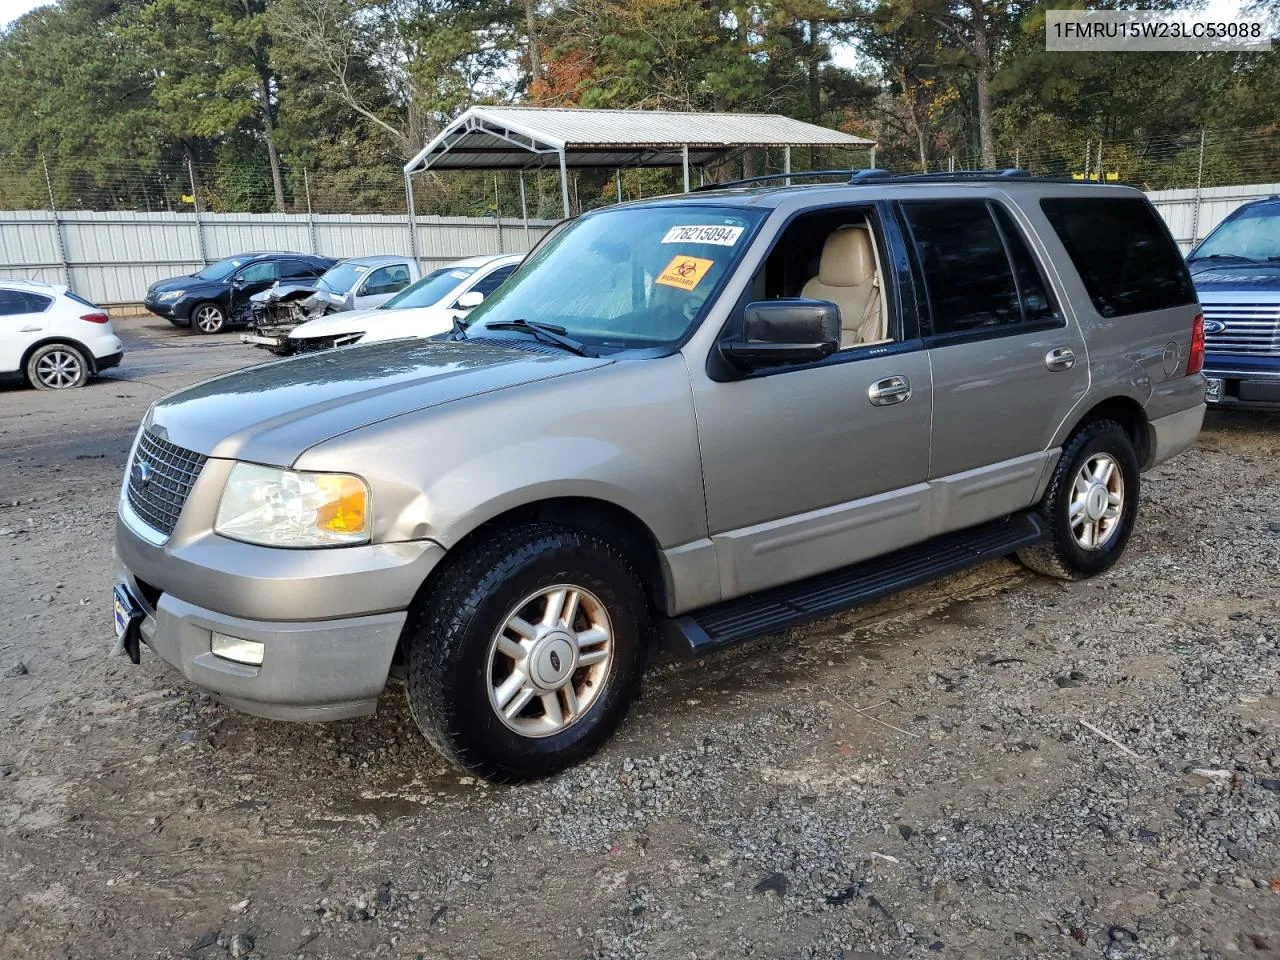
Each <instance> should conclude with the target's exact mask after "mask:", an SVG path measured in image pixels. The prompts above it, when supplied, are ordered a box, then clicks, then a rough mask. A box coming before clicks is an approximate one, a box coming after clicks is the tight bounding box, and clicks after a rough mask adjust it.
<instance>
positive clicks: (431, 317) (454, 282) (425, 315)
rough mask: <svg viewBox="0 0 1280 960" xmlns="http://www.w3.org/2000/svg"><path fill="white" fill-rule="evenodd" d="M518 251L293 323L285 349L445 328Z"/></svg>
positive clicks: (501, 276)
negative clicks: (378, 302)
mask: <svg viewBox="0 0 1280 960" xmlns="http://www.w3.org/2000/svg"><path fill="white" fill-rule="evenodd" d="M523 258H524V255H523V254H496V255H489V256H481V257H470V258H468V259H466V260H459V261H458V262H456V263H451V264H449V265H448V266H445V267H441V268H440V269H438V270H433V271H431V272H430V273H428V274H427V275H426V276H424V277H423V278H422V279H421V280H419V281H417V282H416V283H414V284H412V285H410V286H408V287H405V288H404V289H403V290H401V291H400V292H399V293H397V294H396V295H395V296H394V297H392V298H391V299H390V300H388V301H387V302H386V303H384V304H382V306H380V307H378V308H377V309H375V310H355V311H348V312H346V313H333V314H330V315H329V316H327V317H319V318H317V319H315V320H308V321H307V322H306V323H303V324H300V325H299V326H297V327H295V328H294V329H293V330H292V331H291V332H290V333H289V337H288V341H287V343H288V348H287V349H286V350H285V351H282V352H284V353H288V354H294V353H304V352H308V353H309V352H311V351H313V350H327V349H329V348H330V347H342V346H346V345H347V344H351V343H372V342H373V341H376V340H397V339H403V338H405V337H433V336H436V335H437V334H441V333H447V332H448V331H449V330H450V329H452V327H453V321H454V320H455V319H461V318H463V317H465V316H466V315H467V314H468V313H470V312H471V310H472V309H474V308H475V307H476V306H478V305H479V304H480V303H481V302H482V301H483V300H484V298H485V297H487V296H488V295H489V294H491V293H492V292H493V291H494V290H496V289H498V287H500V286H501V285H502V282H503V281H504V280H506V279H507V277H509V276H510V275H511V274H512V273H513V272H514V271H515V269H516V267H518V266H519V265H520V261H521V260H522V259H523Z"/></svg>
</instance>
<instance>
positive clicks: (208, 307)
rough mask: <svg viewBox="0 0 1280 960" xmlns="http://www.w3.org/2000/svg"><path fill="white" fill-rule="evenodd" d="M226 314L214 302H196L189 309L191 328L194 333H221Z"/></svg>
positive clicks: (225, 321)
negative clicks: (190, 309)
mask: <svg viewBox="0 0 1280 960" xmlns="http://www.w3.org/2000/svg"><path fill="white" fill-rule="evenodd" d="M226 325H227V315H226V313H225V312H224V311H223V309H222V308H221V307H220V306H218V305H217V304H216V303H198V304H196V305H195V307H194V308H193V309H192V311H191V328H192V329H193V330H195V331H196V333H221V332H222V330H223V328H224V327H226Z"/></svg>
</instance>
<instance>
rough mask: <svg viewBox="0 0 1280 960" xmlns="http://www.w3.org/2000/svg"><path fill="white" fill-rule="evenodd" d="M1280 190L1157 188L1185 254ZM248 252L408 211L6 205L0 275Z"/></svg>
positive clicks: (442, 243)
mask: <svg viewBox="0 0 1280 960" xmlns="http://www.w3.org/2000/svg"><path fill="white" fill-rule="evenodd" d="M1271 194H1280V183H1264V184H1252V185H1249V186H1234V187H1205V188H1203V189H1201V190H1194V189H1193V190H1158V191H1155V192H1152V193H1150V194H1149V196H1150V197H1151V199H1152V201H1153V202H1154V203H1155V205H1156V208H1157V209H1158V210H1159V211H1160V213H1161V215H1162V216H1163V217H1164V218H1165V221H1166V222H1168V224H1169V227H1170V229H1171V230H1172V231H1173V235H1174V237H1175V238H1176V239H1177V241H1178V244H1179V246H1180V247H1181V248H1182V250H1183V251H1184V252H1185V251H1187V250H1189V249H1190V248H1191V246H1192V243H1193V241H1195V240H1199V239H1203V238H1204V237H1205V236H1206V235H1207V234H1208V233H1209V231H1210V230H1212V229H1213V228H1214V227H1215V226H1217V224H1218V223H1219V222H1220V221H1221V220H1222V218H1223V217H1225V216H1226V215H1227V214H1228V213H1230V212H1231V211H1232V210H1234V209H1235V208H1236V207H1238V206H1240V204H1242V203H1245V202H1246V201H1248V200H1253V199H1256V198H1258V197H1265V196H1269V195H1271ZM553 223H554V221H551V220H538V221H530V224H529V229H528V231H527V232H526V230H525V228H524V225H523V223H522V221H520V220H495V219H492V218H466V217H418V223H417V231H418V235H417V246H418V256H419V258H420V259H421V261H422V264H423V266H424V267H428V268H430V267H433V266H438V265H440V264H443V263H448V262H449V261H451V260H457V259H460V258H462V257H468V256H473V255H475V254H480V253H523V252H524V251H526V250H528V249H529V247H530V246H531V245H532V244H533V243H534V242H536V241H537V239H538V238H539V237H541V236H542V234H543V233H545V232H546V231H547V229H548V228H549V227H551V226H552V225H553ZM246 250H297V251H301V252H304V253H319V254H322V255H324V256H328V257H334V258H340V257H353V256H359V255H361V254H376V253H392V254H401V255H406V256H407V255H410V254H411V253H412V252H413V246H412V244H411V242H410V237H409V225H408V221H407V220H406V219H405V218H404V217H398V216H383V215H377V214H343V215H333V214H325V215H315V216H310V217H309V216H306V215H305V214H263V213H204V214H201V215H200V216H199V217H198V218H197V217H196V216H194V215H192V214H189V213H128V212H118V213H116V212H112V213H102V212H96V211H68V212H65V213H56V214H55V213H52V212H49V211H44V210H30V211H26V210H18V211H7V210H0V276H5V277H30V278H34V279H37V280H45V281H48V282H50V283H69V284H70V286H71V289H72V290H74V291H75V292H76V293H78V294H80V295H81V296H83V297H85V298H87V299H89V300H93V301H94V302H95V303H104V304H116V303H137V302H140V301H141V300H142V297H143V294H144V293H145V292H146V289H147V287H148V286H149V285H150V284H151V283H153V282H154V281H156V280H159V279H161V278H163V277H172V276H177V275H180V274H184V273H192V272H194V271H196V270H199V269H200V268H201V267H202V266H203V265H204V264H206V263H209V262H212V261H214V260H217V259H219V258H221V257H226V256H230V255H231V254H234V253H243V252H244V251H246Z"/></svg>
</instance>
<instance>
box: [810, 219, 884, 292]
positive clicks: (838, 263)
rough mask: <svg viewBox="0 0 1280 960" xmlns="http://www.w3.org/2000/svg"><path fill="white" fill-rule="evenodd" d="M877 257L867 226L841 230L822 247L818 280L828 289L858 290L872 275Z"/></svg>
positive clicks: (833, 234) (835, 232)
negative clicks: (844, 288) (847, 288)
mask: <svg viewBox="0 0 1280 960" xmlns="http://www.w3.org/2000/svg"><path fill="white" fill-rule="evenodd" d="M875 272H876V254H875V249H874V248H873V247H872V246H871V234H870V233H869V232H868V231H867V228H866V227H841V228H840V229H839V230H836V231H834V232H832V233H831V234H830V235H828V237H827V240H826V243H824V244H823V245H822V260H821V261H820V262H819V264H818V281H819V282H820V283H822V284H825V285H826V286H828V287H857V286H860V285H862V284H864V283H866V282H867V281H868V280H870V279H871V278H872V277H873V276H875Z"/></svg>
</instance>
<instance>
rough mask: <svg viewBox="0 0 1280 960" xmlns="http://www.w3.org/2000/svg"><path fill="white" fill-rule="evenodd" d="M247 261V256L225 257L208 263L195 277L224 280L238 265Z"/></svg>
mask: <svg viewBox="0 0 1280 960" xmlns="http://www.w3.org/2000/svg"><path fill="white" fill-rule="evenodd" d="M248 262H249V258H248V257H227V259H225V260H219V261H217V262H216V263H211V264H209V265H208V266H207V267H205V268H204V269H203V270H201V271H200V272H199V273H197V274H196V278H197V279H199V280H225V279H227V277H229V276H231V274H232V273H233V272H234V271H235V269H236V268H237V267H238V266H240V265H241V264H242V263H248Z"/></svg>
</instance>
